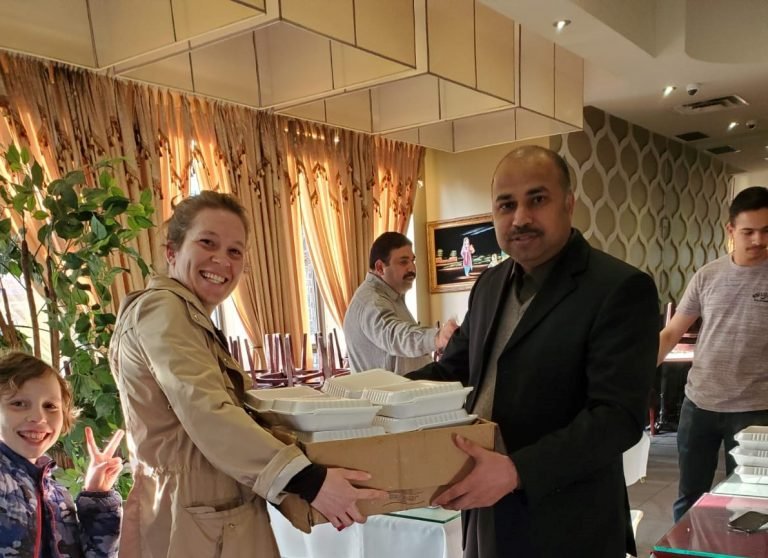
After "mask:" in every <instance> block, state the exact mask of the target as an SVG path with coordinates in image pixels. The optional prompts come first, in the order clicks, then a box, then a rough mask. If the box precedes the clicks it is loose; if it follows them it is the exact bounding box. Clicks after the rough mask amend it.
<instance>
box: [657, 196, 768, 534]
mask: <svg viewBox="0 0 768 558" xmlns="http://www.w3.org/2000/svg"><path fill="white" fill-rule="evenodd" d="M726 230H727V231H728V235H729V237H730V238H731V239H732V240H733V252H732V253H731V254H729V255H727V256H723V257H722V258H719V259H717V260H715V261H713V262H711V263H709V264H707V265H705V266H704V267H702V268H701V269H700V270H698V271H697V272H696V274H695V275H694V276H693V279H692V280H691V282H690V283H689V285H688V287H687V289H686V291H685V294H684V295H683V299H682V300H681V301H680V305H679V306H678V308H677V312H676V313H675V315H674V316H673V317H672V319H671V320H670V322H669V324H668V325H667V326H666V327H665V328H664V330H663V331H662V332H661V337H660V343H659V363H661V361H663V360H664V358H665V357H666V356H667V353H669V351H670V350H671V349H672V348H673V347H674V346H675V345H676V344H677V343H678V341H679V340H680V338H681V337H682V335H683V333H685V332H686V331H687V330H688V328H690V327H691V325H692V324H693V323H694V322H695V321H696V320H697V319H698V318H699V317H701V319H702V325H701V330H700V332H699V337H698V341H697V343H696V351H695V356H694V360H693V365H692V366H691V370H690V372H689V373H688V383H687V385H686V386H685V400H684V401H683V407H682V409H681V411H680V423H679V425H678V430H677V448H678V460H679V466H680V484H679V490H678V499H677V501H676V502H675V503H674V506H673V514H674V518H675V521H678V520H679V519H680V518H681V517H682V516H683V514H685V512H686V511H688V509H689V508H690V507H691V506H692V505H693V504H694V502H696V500H698V498H699V497H700V496H701V495H702V494H703V493H705V492H707V491H708V490H709V489H710V488H711V486H712V481H713V479H714V475H715V469H716V468H717V454H718V451H719V449H720V445H721V444H723V445H724V446H725V460H726V473H727V474H729V475H730V474H731V473H732V472H733V470H734V469H735V468H736V463H735V461H734V459H733V457H732V456H731V455H730V454H729V453H728V452H729V451H730V450H731V449H732V448H733V447H734V446H735V445H736V442H735V441H734V438H733V437H734V435H735V434H736V433H737V432H738V431H739V430H741V429H743V428H746V427H747V426H750V425H754V424H762V425H768V336H766V330H767V328H768V251H766V248H767V247H768V189H766V188H764V187H762V186H753V187H751V188H747V189H746V190H744V191H742V192H740V193H739V194H738V195H737V196H736V198H735V199H734V200H733V203H732V204H731V207H730V209H729V222H728V224H727V225H726Z"/></svg>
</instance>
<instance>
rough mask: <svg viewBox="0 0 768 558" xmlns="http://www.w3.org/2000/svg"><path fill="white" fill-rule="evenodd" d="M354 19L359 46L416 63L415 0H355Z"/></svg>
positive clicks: (385, 55) (404, 61) (406, 62)
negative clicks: (384, 0) (383, 0)
mask: <svg viewBox="0 0 768 558" xmlns="http://www.w3.org/2000/svg"><path fill="white" fill-rule="evenodd" d="M422 17H423V16H422ZM355 19H356V27H357V35H356V40H357V43H356V44H357V46H358V47H360V48H361V49H363V50H367V51H370V52H375V53H377V54H379V55H380V56H382V57H385V58H390V59H392V60H395V61H397V62H400V63H401V64H405V65H408V66H411V67H415V66H416V28H415V20H416V15H415V12H414V3H413V0H387V1H386V2H382V1H381V0H356V1H355Z"/></svg>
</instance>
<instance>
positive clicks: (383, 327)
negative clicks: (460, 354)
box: [344, 272, 437, 375]
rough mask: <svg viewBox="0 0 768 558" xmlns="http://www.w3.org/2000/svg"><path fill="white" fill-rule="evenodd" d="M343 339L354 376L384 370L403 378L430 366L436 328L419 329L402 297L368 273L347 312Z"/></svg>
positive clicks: (378, 278)
mask: <svg viewBox="0 0 768 558" xmlns="http://www.w3.org/2000/svg"><path fill="white" fill-rule="evenodd" d="M344 336H345V338H346V341H347V351H348V352H349V366H350V368H351V369H352V371H353V372H362V371H363V370H370V369H371V368H384V369H385V370H390V371H392V372H396V373H397V374H400V375H403V374H407V373H408V372H411V371H413V370H416V369H418V368H421V367H422V366H424V365H426V364H429V362H431V360H432V359H431V356H430V354H431V353H432V351H434V350H435V340H436V336H437V328H434V327H424V326H421V325H419V324H418V323H417V322H416V320H414V318H413V316H412V315H411V313H410V312H409V311H408V307H407V306H406V305H405V297H404V296H403V295H401V294H399V293H398V292H397V291H395V290H394V289H393V288H392V287H390V286H389V285H387V283H386V282H384V280H383V279H381V278H380V277H378V276H377V275H375V274H373V273H370V272H369V273H368V275H367V276H366V278H365V281H363V284H362V285H360V286H359V287H358V289H357V291H355V294H354V296H353V297H352V301H351V302H350V303H349V308H347V314H346V316H344Z"/></svg>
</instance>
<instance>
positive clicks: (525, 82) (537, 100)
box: [520, 31, 555, 116]
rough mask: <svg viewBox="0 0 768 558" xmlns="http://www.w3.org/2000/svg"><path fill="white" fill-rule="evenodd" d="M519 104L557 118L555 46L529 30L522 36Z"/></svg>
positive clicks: (522, 33)
mask: <svg viewBox="0 0 768 558" xmlns="http://www.w3.org/2000/svg"><path fill="white" fill-rule="evenodd" d="M520 104H522V105H525V106H526V107H528V108H530V109H532V110H535V111H536V112H540V113H541V114H546V115H547V116H554V115H555V44H554V43H553V42H551V41H548V40H547V39H545V38H544V37H542V36H541V35H537V34H536V33H531V32H529V31H521V33H520Z"/></svg>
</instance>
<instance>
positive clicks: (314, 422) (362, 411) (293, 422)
mask: <svg viewBox="0 0 768 558" xmlns="http://www.w3.org/2000/svg"><path fill="white" fill-rule="evenodd" d="M366 403H369V402H366ZM379 409H381V407H379V406H377V405H370V403H369V405H368V406H365V407H331V408H325V409H317V410H315V411H313V412H309V413H290V412H282V411H277V410H275V409H273V410H272V411H271V412H272V413H273V414H274V415H275V416H277V417H278V419H279V424H282V425H285V426H288V427H290V428H293V429H294V430H302V431H305V432H318V431H322V430H348V429H354V428H368V427H370V426H371V425H372V422H373V417H374V416H375V415H376V413H377V412H378V410H379Z"/></svg>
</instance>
